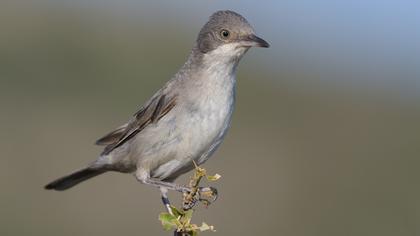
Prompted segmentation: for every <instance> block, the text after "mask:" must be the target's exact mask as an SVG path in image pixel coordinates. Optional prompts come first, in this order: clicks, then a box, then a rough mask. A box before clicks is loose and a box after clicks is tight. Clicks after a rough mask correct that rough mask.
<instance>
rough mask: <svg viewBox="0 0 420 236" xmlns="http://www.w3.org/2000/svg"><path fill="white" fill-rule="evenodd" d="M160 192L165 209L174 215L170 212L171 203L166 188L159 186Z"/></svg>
mask: <svg viewBox="0 0 420 236" xmlns="http://www.w3.org/2000/svg"><path fill="white" fill-rule="evenodd" d="M159 189H160V192H161V194H162V202H163V205H164V206H165V208H166V210H167V211H168V213H169V214H171V215H174V213H173V212H172V209H171V203H170V202H169V198H168V195H167V193H168V189H166V188H164V187H160V188H159Z"/></svg>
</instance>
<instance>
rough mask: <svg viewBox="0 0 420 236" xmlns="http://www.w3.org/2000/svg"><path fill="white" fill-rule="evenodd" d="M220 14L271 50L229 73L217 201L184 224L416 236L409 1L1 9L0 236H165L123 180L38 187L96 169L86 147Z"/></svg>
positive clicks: (417, 18)
mask: <svg viewBox="0 0 420 236" xmlns="http://www.w3.org/2000/svg"><path fill="white" fill-rule="evenodd" d="M221 9H230V10H234V11H237V12H238V13H240V14H242V15H243V16H245V17H246V18H247V19H248V20H249V22H250V23H251V24H252V25H253V26H254V28H255V29H256V31H257V33H258V35H259V36H261V37H262V38H264V39H266V40H267V41H268V42H270V44H271V47H270V48H269V49H251V50H250V51H249V52H248V54H247V55H246V56H245V58H244V59H243V60H242V62H241V64H240V67H239V72H238V88H237V108H236V111H235V113H234V118H233V123H232V128H231V131H230V132H229V134H228V136H227V138H226V140H225V142H224V144H223V145H222V147H221V148H220V150H219V151H218V152H217V153H216V154H215V156H214V158H212V159H211V160H210V161H209V162H208V163H206V165H205V168H207V169H208V171H209V172H217V173H219V174H221V175H222V176H223V177H222V179H221V180H220V181H219V182H217V183H216V187H217V188H218V189H219V192H220V199H219V200H218V202H216V203H215V204H214V205H212V206H210V208H209V209H204V208H199V209H198V210H197V213H196V214H197V215H196V216H195V221H196V222H197V223H200V222H201V221H206V222H207V223H210V224H214V225H215V226H216V229H217V230H218V232H217V233H216V234H223V235H258V234H272V235H322V236H325V235H369V236H371V235H381V236H384V235H393V236H394V235H419V234H420V226H419V225H420V200H419V199H420V187H419V181H418V180H419V179H420V173H419V171H418V168H419V166H420V124H419V120H420V43H419V42H420V3H419V2H416V1H405V0H401V1H373V0H370V1H358V0H357V1H326V0H324V1H291V0H286V1H241V2H239V1H177V2H175V1H142V2H140V1H133V0H121V1H109V0H108V1H99V0H88V1H81V0H73V1H64V0H55V1H54V0H46V1H40V0H38V1H8V0H6V1H2V2H0V105H1V115H0V130H1V132H0V141H1V142H0V143H1V144H0V145H1V146H0V147H1V149H0V150H1V151H0V154H1V158H0V184H1V191H0V198H1V201H0V209H1V213H0V234H1V235H43V236H46V235H103V236H106V235H115V234H123V235H143V234H149V235H165V234H167V235H169V234H170V232H163V231H162V228H161V226H160V223H159V222H158V220H157V215H158V214H159V212H161V211H163V208H162V206H161V203H160V198H159V192H158V190H156V189H154V188H151V187H147V186H144V185H140V184H139V183H137V182H136V180H135V179H134V178H133V177H132V176H129V175H122V174H117V173H111V174H107V175H104V176H101V177H98V178H95V179H93V180H91V181H89V182H86V183H84V184H82V185H80V186H77V187H76V188H74V189H71V190H69V191H66V192H62V193H61V192H59V193H57V192H49V191H45V190H43V189H42V186H43V185H44V184H45V183H47V182H48V181H50V180H52V179H54V178H56V177H59V176H61V175H63V174H66V173H67V172H69V171H72V170H74V169H77V168H79V167H82V166H83V165H84V164H86V163H89V162H90V161H92V160H94V159H95V158H96V156H97V155H98V153H99V152H100V151H101V150H100V148H98V147H95V146H93V145H92V143H93V142H94V141H95V140H96V138H98V137H100V136H101V135H103V134H105V133H107V132H108V131H109V130H110V129H112V128H113V127H116V126H118V125H120V124H122V123H124V122H125V121H126V120H127V119H128V118H129V117H130V115H131V114H133V113H134V112H135V111H136V110H137V109H138V108H139V107H140V105H141V104H142V103H143V102H144V101H145V100H146V99H147V98H148V97H150V96H151V95H152V94H153V93H154V92H155V91H156V90H157V89H158V88H159V87H160V86H161V85H162V84H163V83H164V82H165V81H167V80H168V79H169V78H170V77H171V76H172V75H173V74H174V73H175V72H176V71H177V70H178V68H179V67H180V66H181V65H182V63H183V62H184V61H185V59H186V57H187V55H188V53H189V51H190V49H191V47H192V45H193V43H194V40H195V38H196V35H197V33H198V31H199V30H200V28H201V26H202V25H203V24H204V23H205V22H206V20H207V18H208V16H209V15H211V13H213V12H215V11H217V10H221ZM187 177H188V176H186V177H184V178H181V179H179V180H178V182H179V183H185V181H186V180H187ZM171 197H172V198H173V199H174V200H173V201H174V203H176V204H179V201H180V196H178V195H177V194H171ZM205 234H208V235H210V234H211V233H205Z"/></svg>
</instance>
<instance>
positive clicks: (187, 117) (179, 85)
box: [46, 11, 268, 191]
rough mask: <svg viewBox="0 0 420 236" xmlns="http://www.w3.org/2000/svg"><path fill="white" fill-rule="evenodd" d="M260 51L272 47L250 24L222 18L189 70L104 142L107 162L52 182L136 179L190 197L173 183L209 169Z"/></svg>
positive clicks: (229, 15) (207, 32)
mask: <svg viewBox="0 0 420 236" xmlns="http://www.w3.org/2000/svg"><path fill="white" fill-rule="evenodd" d="M252 46H259V47H268V43H267V42H265V41H264V40H262V39H261V38H258V37H257V36H255V33H254V30H253V28H252V27H251V25H250V24H249V23H248V22H247V20H246V19H245V18H244V17H242V16H241V15H239V14H237V13H235V12H232V11H218V12H216V13H214V14H213V15H212V16H211V17H210V19H209V21H208V22H207V23H206V24H205V25H204V27H203V28H202V29H201V31H200V33H199V35H198V38H197V40H196V44H195V45H194V47H193V49H192V51H191V54H190V55H189V57H188V60H187V62H186V63H185V64H184V65H183V66H182V68H181V69H180V70H179V71H178V73H176V74H175V76H174V77H173V78H172V79H171V80H169V81H168V82H167V83H166V84H165V85H164V86H163V87H162V88H161V89H160V90H159V91H157V92H156V94H155V95H154V96H152V98H151V99H149V100H148V101H147V102H146V103H145V104H144V105H143V106H142V108H141V109H140V110H139V111H138V112H136V113H135V114H134V115H133V117H132V118H131V119H130V120H129V121H128V122H127V123H126V124H124V125H122V126H120V127H118V128H116V129H115V130H114V131H112V132H110V133H109V134H107V135H105V136H104V137H102V138H100V139H99V140H98V141H97V142H96V144H98V145H105V148H104V151H103V152H102V154H101V155H100V157H99V158H98V159H97V160H96V161H94V162H93V163H91V164H90V165H89V166H88V167H86V168H85V169H82V170H79V171H77V172H75V173H72V174H70V175H68V176H65V177H62V178H60V179H58V180H56V181H53V182H51V183H50V184H48V185H47V186H46V188H47V189H55V190H65V189H67V188H70V187H72V186H74V185H76V184H78V183H80V182H82V181H84V180H86V179H89V178H91V177H94V176H96V175H98V174H102V173H104V172H106V171H118V172H124V173H134V174H135V176H136V178H137V179H138V180H139V181H141V182H142V183H145V184H151V185H155V186H159V187H161V188H168V189H175V190H182V191H183V189H182V188H180V187H178V188H177V186H176V185H174V184H172V183H171V182H172V181H174V180H175V179H176V178H177V177H178V176H179V175H181V174H183V173H186V172H188V171H190V170H191V169H193V161H195V162H196V163H197V164H199V165H200V164H202V163H204V162H205V161H206V160H207V159H208V158H209V157H210V156H211V154H212V153H213V152H214V151H215V150H216V149H217V147H218V146H219V145H220V143H221V142H222V140H223V138H224V136H225V134H226V131H227V130H228V128H229V124H230V120H231V116H232V112H233V107H234V101H235V81H236V80H235V76H236V67H237V65H238V62H239V60H240V59H241V58H242V56H243V55H244V54H245V52H246V51H247V50H248V49H249V48H250V47H252Z"/></svg>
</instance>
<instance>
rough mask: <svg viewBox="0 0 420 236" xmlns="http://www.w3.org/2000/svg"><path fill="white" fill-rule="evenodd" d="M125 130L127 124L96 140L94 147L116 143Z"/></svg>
mask: <svg viewBox="0 0 420 236" xmlns="http://www.w3.org/2000/svg"><path fill="white" fill-rule="evenodd" d="M126 128H127V124H124V125H122V126H120V127H118V128H116V129H115V130H114V131H112V132H110V133H108V134H106V135H105V136H103V137H102V138H100V139H98V140H97V141H96V142H95V144H96V145H109V144H112V143H115V142H116V141H118V140H119V139H120V138H121V136H122V135H123V134H124V132H125V129H126Z"/></svg>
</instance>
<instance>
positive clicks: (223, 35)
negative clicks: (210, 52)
mask: <svg viewBox="0 0 420 236" xmlns="http://www.w3.org/2000/svg"><path fill="white" fill-rule="evenodd" d="M220 36H222V38H224V39H227V38H229V36H230V32H229V31H228V30H225V29H224V30H222V31H220Z"/></svg>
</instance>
